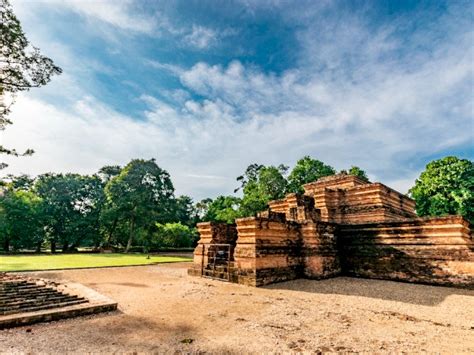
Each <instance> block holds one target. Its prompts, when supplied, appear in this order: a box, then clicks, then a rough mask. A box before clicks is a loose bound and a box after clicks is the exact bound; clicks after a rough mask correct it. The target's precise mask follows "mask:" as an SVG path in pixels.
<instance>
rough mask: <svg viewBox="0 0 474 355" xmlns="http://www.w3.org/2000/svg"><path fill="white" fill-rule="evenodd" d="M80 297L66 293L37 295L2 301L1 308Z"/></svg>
mask: <svg viewBox="0 0 474 355" xmlns="http://www.w3.org/2000/svg"><path fill="white" fill-rule="evenodd" d="M77 298H78V297H77V296H75V295H65V294H57V295H52V296H47V297H37V298H24V299H19V300H12V301H10V302H0V310H6V309H8V308H9V307H10V308H12V307H16V306H21V305H30V304H41V303H47V302H49V303H51V302H56V301H58V300H59V301H60V300H66V299H77Z"/></svg>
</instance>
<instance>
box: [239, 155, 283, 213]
mask: <svg viewBox="0 0 474 355" xmlns="http://www.w3.org/2000/svg"><path fill="white" fill-rule="evenodd" d="M254 165H255V164H254ZM250 167H252V165H251V166H249V168H250ZM249 168H247V172H248V171H249ZM250 171H251V174H247V173H246V174H245V175H244V179H241V180H242V181H245V183H244V184H242V185H243V192H244V196H243V198H242V202H241V205H240V209H239V214H240V215H241V216H242V217H247V216H253V215H255V214H256V213H257V212H260V211H263V210H265V209H266V208H267V206H268V202H269V201H271V200H276V199H280V198H283V197H284V196H285V193H286V191H287V185H288V183H287V181H286V179H285V177H284V176H283V175H284V174H286V172H287V171H288V167H287V166H285V165H280V166H278V167H275V166H263V167H259V169H258V171H257V172H256V173H255V174H254V171H253V170H252V169H251V170H250ZM239 178H240V177H239Z"/></svg>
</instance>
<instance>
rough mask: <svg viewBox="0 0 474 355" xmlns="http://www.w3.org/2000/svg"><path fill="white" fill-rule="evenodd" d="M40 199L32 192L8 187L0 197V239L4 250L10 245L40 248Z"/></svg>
mask: <svg viewBox="0 0 474 355" xmlns="http://www.w3.org/2000/svg"><path fill="white" fill-rule="evenodd" d="M40 214H41V199H40V198H39V197H38V196H37V195H36V194H34V193H32V192H29V191H23V190H14V189H9V190H8V191H7V192H6V193H4V194H3V195H2V196H1V197H0V223H1V224H2V227H0V233H1V235H0V239H1V240H2V244H3V249H4V251H6V252H8V251H9V250H10V247H13V249H14V250H19V249H21V248H36V249H37V250H38V249H39V248H40V246H41V243H42V241H43V232H42V229H41V223H40V221H41V219H40Z"/></svg>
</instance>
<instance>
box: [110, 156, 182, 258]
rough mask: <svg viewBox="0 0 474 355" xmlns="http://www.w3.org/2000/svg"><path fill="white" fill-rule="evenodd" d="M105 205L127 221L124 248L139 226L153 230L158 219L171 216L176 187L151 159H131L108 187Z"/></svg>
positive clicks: (160, 220) (128, 246) (162, 220)
mask: <svg viewBox="0 0 474 355" xmlns="http://www.w3.org/2000/svg"><path fill="white" fill-rule="evenodd" d="M105 194H106V208H108V209H109V210H112V211H113V213H114V214H116V215H117V216H118V220H122V221H126V222H127V224H128V231H129V237H128V241H127V246H126V248H125V251H126V252H128V251H129V250H130V247H131V246H132V242H133V238H134V235H135V233H137V230H138V229H139V228H142V229H147V230H148V232H149V233H152V231H153V225H154V223H155V222H159V223H165V222H168V221H169V220H170V219H171V216H172V207H173V199H174V196H173V194H174V187H173V184H172V182H171V179H170V176H169V174H168V172H166V171H165V170H163V169H161V168H160V167H159V166H158V165H157V164H156V162H155V160H154V159H151V160H141V159H135V160H132V161H131V162H130V163H129V164H128V165H127V166H126V167H125V168H124V169H122V171H121V172H120V174H119V175H118V176H116V177H114V178H113V179H112V180H110V181H109V182H108V183H107V185H106V187H105Z"/></svg>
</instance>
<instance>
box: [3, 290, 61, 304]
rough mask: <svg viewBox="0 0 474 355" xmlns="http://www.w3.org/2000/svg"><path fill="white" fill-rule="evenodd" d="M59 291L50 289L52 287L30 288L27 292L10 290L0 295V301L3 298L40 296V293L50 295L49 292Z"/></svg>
mask: <svg viewBox="0 0 474 355" xmlns="http://www.w3.org/2000/svg"><path fill="white" fill-rule="evenodd" d="M58 292H59V291H57V290H55V289H52V288H43V289H37V290H31V291H29V292H12V293H8V294H3V295H0V302H1V301H5V300H10V299H15V298H22V297H35V296H41V295H51V294H56V293H58Z"/></svg>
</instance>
